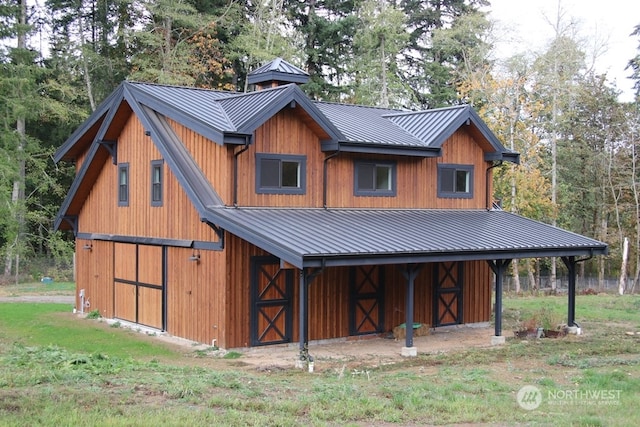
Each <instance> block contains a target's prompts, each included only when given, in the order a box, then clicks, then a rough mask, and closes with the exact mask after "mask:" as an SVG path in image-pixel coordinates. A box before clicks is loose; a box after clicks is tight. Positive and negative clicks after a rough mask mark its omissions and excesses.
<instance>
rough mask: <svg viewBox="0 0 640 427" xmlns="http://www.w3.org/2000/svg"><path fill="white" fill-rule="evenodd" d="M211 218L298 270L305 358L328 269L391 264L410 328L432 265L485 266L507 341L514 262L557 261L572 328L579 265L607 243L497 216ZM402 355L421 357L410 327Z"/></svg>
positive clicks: (382, 213) (236, 212)
mask: <svg viewBox="0 0 640 427" xmlns="http://www.w3.org/2000/svg"><path fill="white" fill-rule="evenodd" d="M208 212H209V213H210V214H211V215H210V216H209V217H208V218H207V220H209V221H211V222H212V223H215V224H217V225H219V226H220V227H222V228H224V229H225V230H227V231H229V232H230V233H232V234H234V235H236V236H238V237H240V238H241V239H244V240H246V241H248V242H250V243H252V244H253V245H255V246H257V247H259V248H262V249H264V250H265V251H268V252H269V253H270V254H272V255H273V256H275V257H277V258H278V259H280V262H281V263H282V264H283V265H288V266H293V267H295V268H296V269H297V271H298V286H299V289H298V292H297V294H298V316H299V317H298V329H299V334H298V336H299V339H298V341H299V343H298V346H299V350H300V353H301V357H305V356H306V352H307V351H308V345H309V303H310V301H309V288H310V286H313V282H314V280H315V279H316V278H317V277H318V276H319V275H320V274H322V273H323V271H325V270H326V269H327V268H329V267H344V266H365V265H385V266H389V267H391V268H396V269H398V270H399V271H400V272H401V273H402V277H403V278H404V282H405V283H404V286H405V287H406V293H405V294H406V300H405V307H404V313H405V325H413V324H414V307H415V292H414V291H415V280H416V277H417V276H418V274H419V272H420V270H421V268H423V266H424V265H425V264H428V263H445V262H463V261H485V262H487V263H488V264H489V266H490V268H491V270H492V271H493V273H494V275H495V301H494V304H493V306H494V315H495V327H494V331H493V335H492V337H491V338H490V340H489V341H490V343H489V344H499V343H500V342H503V341H504V337H503V335H502V296H503V286H502V285H503V276H504V273H505V270H506V268H507V267H508V265H509V263H510V262H511V260H513V259H519V258H545V257H558V258H560V259H562V261H563V262H564V264H565V265H566V267H567V271H568V283H569V291H568V297H567V324H568V325H569V326H573V325H574V324H575V280H576V266H577V264H578V263H579V262H581V261H584V260H586V259H589V258H591V257H593V256H597V255H604V254H606V253H607V245H606V244H605V243H603V242H600V241H597V240H594V239H591V238H588V237H585V236H581V235H578V234H575V233H572V232H569V231H566V230H562V229H559V228H556V227H552V226H549V225H547V224H544V223H541V222H538V221H533V220H530V219H527V218H524V217H521V216H518V215H515V214H511V213H508V212H504V211H498V210H495V211H494V210H429V209H265V208H212V209H209V210H208ZM401 354H402V355H404V356H415V355H416V354H417V348H416V347H415V345H414V337H413V329H412V328H410V327H409V328H407V331H406V336H405V339H404V345H403V347H402V350H401Z"/></svg>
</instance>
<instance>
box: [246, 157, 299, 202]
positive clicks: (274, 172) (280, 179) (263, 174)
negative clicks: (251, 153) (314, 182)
mask: <svg viewBox="0 0 640 427" xmlns="http://www.w3.org/2000/svg"><path fill="white" fill-rule="evenodd" d="M306 172H307V159H306V157H305V156H296V155H291V154H260V153H259V154H256V192H257V193H264V194H304V193H305V191H306V178H305V177H306Z"/></svg>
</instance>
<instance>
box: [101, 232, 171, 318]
mask: <svg viewBox="0 0 640 427" xmlns="http://www.w3.org/2000/svg"><path fill="white" fill-rule="evenodd" d="M114 251H115V252H114V269H115V274H114V296H113V298H114V317H115V318H117V319H122V320H126V321H129V322H133V323H139V324H141V325H144V326H149V327H152V328H156V329H161V330H164V329H165V327H164V315H163V313H164V277H163V271H164V268H163V265H164V261H163V260H164V256H163V254H164V250H163V248H162V247H161V246H150V245H139V244H135V243H116V244H115V247H114Z"/></svg>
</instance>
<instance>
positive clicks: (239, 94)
mask: <svg viewBox="0 0 640 427" xmlns="http://www.w3.org/2000/svg"><path fill="white" fill-rule="evenodd" d="M291 87H298V85H296V84H295V83H288V84H286V85H282V86H276V87H270V88H267V89H262V90H254V91H253V92H235V93H234V96H229V97H226V98H221V99H218V101H226V100H227V99H236V98H244V97H247V96H257V95H260V94H263V93H265V92H274V91H278V90H281V91H284V90H286V89H290V88H291Z"/></svg>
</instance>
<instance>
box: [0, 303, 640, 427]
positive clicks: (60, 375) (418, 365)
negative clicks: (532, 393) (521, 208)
mask: <svg viewBox="0 0 640 427" xmlns="http://www.w3.org/2000/svg"><path fill="white" fill-rule="evenodd" d="M639 301H640V297H638V296H634V295H632V296H624V297H616V296H588V297H586V296H585V297H579V298H578V306H577V307H578V309H577V313H576V317H577V319H578V321H580V322H582V324H583V327H584V329H585V334H584V335H582V336H580V337H576V336H569V337H566V338H563V339H542V340H533V341H522V340H516V339H513V338H510V339H508V340H507V343H506V345H504V346H500V347H496V348H491V349H467V350H463V351H455V352H450V353H443V354H431V355H425V354H420V355H419V356H418V357H416V358H410V359H406V360H403V361H401V362H398V363H396V364H393V365H383V366H380V367H370V366H365V365H357V362H353V361H352V362H350V364H349V366H348V367H345V365H344V362H340V361H338V362H333V364H332V362H331V361H329V360H327V361H322V363H321V364H317V366H316V372H315V373H313V374H309V373H307V372H306V371H303V370H294V369H290V370H286V369H285V370H268V371H262V370H261V371H258V370H256V369H254V368H251V367H250V366H249V365H246V366H244V367H239V366H240V365H238V360H234V359H229V360H228V359H224V358H213V357H207V356H203V354H202V353H198V350H195V349H194V350H193V352H192V353H193V354H186V355H185V354H183V353H177V352H174V351H172V349H170V348H168V347H165V346H163V345H162V344H160V342H159V341H156V340H154V339H153V338H152V337H148V336H145V335H143V334H138V333H134V332H132V331H129V330H126V329H124V328H109V327H105V324H103V323H101V321H100V320H99V319H96V320H88V319H79V318H78V317H76V316H72V315H71V314H70V313H69V307H67V306H66V305H64V304H62V305H60V304H23V303H11V304H8V303H7V304H0V420H2V422H1V423H0V424H2V425H3V426H4V425H7V426H23V425H47V426H48V425H51V426H54V425H55V426H57V425H88V426H94V425H101V426H103V425H104V426H121V425H122V426H125V425H225V426H253V425H255V426H263V425H273V426H298V425H314V426H324V425H327V426H337V425H340V426H342V425H345V426H362V425H380V424H382V425H448V424H487V425H567V426H597V425H603V426H626V425H640V413H638V411H637V409H636V403H637V400H638V396H640V336H636V335H633V336H631V335H627V334H626V332H628V331H630V330H640V328H639V326H640V325H639V324H638V322H639V318H638V311H637V308H638V305H639V304H640V303H639ZM504 306H505V317H506V320H507V321H513V320H514V319H515V318H516V316H515V314H516V313H518V315H522V316H526V315H529V314H531V313H533V312H536V311H537V310H540V309H541V308H543V307H550V308H551V309H552V310H557V311H558V312H559V313H561V314H565V313H566V298H564V297H537V298H533V297H518V298H506V299H505V304H504ZM633 310H636V312H635V316H634V315H633V314H634V313H633ZM504 331H505V335H507V334H508V333H509V332H510V331H509V329H508V327H507V326H506V325H505V328H504ZM233 353H234V357H235V356H236V355H239V354H240V353H239V352H233ZM240 360H242V359H240ZM524 385H534V386H536V387H538V388H539V389H540V391H541V393H542V396H543V398H542V403H541V405H540V407H539V408H537V409H535V410H532V411H527V410H524V409H522V408H520V407H519V406H518V404H517V401H516V394H517V392H518V390H519V389H520V388H521V387H522V386H524ZM568 392H571V393H583V396H587V394H586V393H592V394H593V393H598V392H599V393H601V395H602V393H605V392H611V393H614V394H615V396H616V399H614V400H611V401H607V400H603V399H598V398H590V399H588V398H584V397H583V398H582V399H568V398H566V395H567V393H568ZM560 395H562V396H565V398H564V399H559V398H557V396H560ZM553 396H556V398H553Z"/></svg>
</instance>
